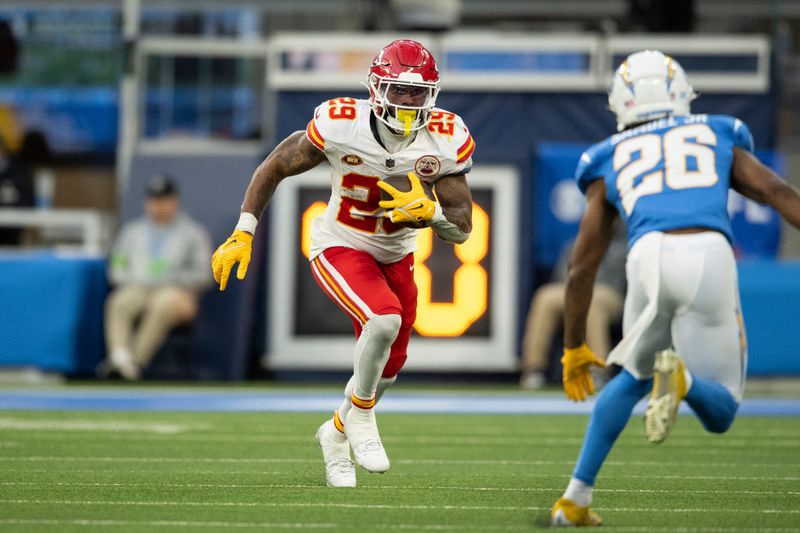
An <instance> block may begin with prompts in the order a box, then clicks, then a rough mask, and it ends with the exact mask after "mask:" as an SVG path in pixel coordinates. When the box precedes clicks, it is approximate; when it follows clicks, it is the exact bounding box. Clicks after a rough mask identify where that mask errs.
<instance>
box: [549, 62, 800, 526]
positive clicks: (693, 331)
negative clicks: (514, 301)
mask: <svg viewBox="0 0 800 533" xmlns="http://www.w3.org/2000/svg"><path fill="white" fill-rule="evenodd" d="M694 98H695V93H694V91H693V90H692V87H691V85H689V82H688V80H687V78H686V74H685V73H684V71H683V69H682V68H681V66H680V65H679V64H678V63H677V62H676V61H675V60H673V59H672V58H670V57H668V56H665V55H664V54H662V53H661V52H656V51H643V52H637V53H635V54H632V55H631V56H629V57H628V58H627V60H626V61H624V62H623V63H622V65H620V67H619V68H618V69H617V71H616V73H615V75H614V81H613V84H612V86H611V91H610V93H609V106H610V109H611V111H613V112H614V113H615V114H616V116H617V123H618V128H619V131H620V132H619V133H618V134H616V135H613V136H611V137H609V138H608V139H606V140H605V141H603V142H601V143H599V144H596V145H594V146H592V147H591V148H590V149H589V150H588V151H586V152H585V153H584V154H583V155H582V156H581V160H580V163H579V164H578V168H577V170H576V173H575V176H576V179H577V181H578V186H579V187H580V189H581V191H583V193H584V194H585V195H586V199H587V205H586V211H585V213H584V216H583V220H582V221H581V225H580V230H579V233H578V237H577V240H576V243H575V247H574V249H573V253H572V258H571V261H570V268H569V273H568V278H567V286H566V296H565V298H566V302H565V318H564V357H563V358H562V363H563V365H564V376H563V378H564V390H565V392H566V393H567V396H568V397H569V398H570V399H571V400H574V401H581V400H584V399H586V396H587V395H590V394H593V393H594V384H593V383H592V378H591V375H590V373H589V369H590V368H591V367H592V366H593V365H597V366H601V367H602V366H605V363H604V362H603V361H601V360H599V359H598V358H597V357H596V356H595V355H594V354H593V353H592V352H591V350H590V349H589V348H588V347H587V346H586V343H585V342H584V340H585V332H586V316H587V312H588V309H589V303H590V301H591V297H592V286H593V284H594V278H595V273H596V271H597V267H598V265H599V264H600V260H601V259H602V257H603V255H604V254H605V252H606V249H607V247H608V243H609V241H610V240H611V236H612V233H613V232H612V222H613V221H614V219H615V217H616V216H617V214H619V216H621V217H622V219H623V220H624V221H625V222H626V224H627V228H628V259H627V265H626V275H627V278H628V293H627V297H626V301H625V310H624V317H623V339H622V341H621V342H620V343H619V345H617V346H616V347H615V348H614V350H613V351H612V352H611V354H610V355H609V357H608V362H609V363H612V364H617V365H619V366H621V367H622V370H621V372H620V373H619V374H618V375H617V376H616V377H614V378H613V379H612V380H611V381H609V383H608V384H607V385H606V386H605V388H604V389H603V391H602V392H601V394H600V396H599V397H598V400H597V403H596V405H595V407H594V410H593V411H592V416H591V419H590V421H589V426H588V428H587V430H586V436H585V438H584V441H583V446H582V448H581V452H580V456H579V457H578V463H577V465H576V466H575V470H574V471H573V473H572V478H571V479H570V482H569V485H568V486H567V489H566V491H565V492H564V494H563V496H562V497H561V498H560V499H559V500H558V501H556V503H555V505H554V506H553V510H552V513H551V522H552V524H553V525H555V526H596V525H600V523H601V520H600V517H599V516H597V514H596V513H594V512H592V511H590V509H589V505H590V504H591V501H592V489H593V486H594V482H595V477H596V476H597V473H598V471H599V470H600V467H601V466H602V464H603V461H604V460H605V458H606V456H607V455H608V453H609V452H610V451H611V447H612V446H613V444H614V442H615V441H616V439H617V437H618V436H619V434H620V433H621V432H622V430H623V429H624V428H625V425H626V424H627V422H628V419H629V418H630V414H631V411H632V410H633V407H634V406H635V405H636V403H637V402H638V401H639V400H640V399H642V398H643V397H644V396H645V395H647V394H648V393H650V398H649V402H648V406H647V410H646V412H645V433H646V436H647V439H648V440H649V441H650V442H654V443H658V442H661V441H663V440H664V439H665V438H666V437H667V435H668V434H669V432H670V430H671V429H672V427H673V425H674V424H675V420H676V417H677V412H678V406H679V404H680V403H681V402H682V401H686V403H687V404H688V405H689V407H691V408H692V410H693V411H694V412H695V414H696V415H697V416H698V418H699V419H700V421H701V423H702V424H703V426H704V427H705V428H706V429H707V430H708V431H711V432H714V433H722V432H725V431H726V430H727V429H728V428H729V427H730V425H731V423H732V422H733V419H734V417H735V415H736V410H737V408H738V406H739V402H740V400H741V398H742V391H743V387H744V376H745V370H746V364H747V345H746V341H745V333H744V325H743V323H742V315H741V312H740V309H739V294H738V282H737V274H736V263H735V260H734V256H733V251H732V249H731V229H730V221H729V219H728V214H727V209H726V206H727V200H728V189H729V188H733V189H735V190H737V191H739V192H740V193H742V194H744V195H745V196H747V197H749V198H752V199H754V200H756V201H758V202H761V203H765V204H769V205H771V206H773V207H774V208H775V209H776V210H777V211H778V212H779V213H780V214H781V215H782V216H783V217H784V218H785V219H786V220H787V221H789V222H790V223H791V224H792V225H794V226H795V227H798V228H800V195H799V194H798V191H797V190H796V189H794V188H792V187H791V186H789V185H787V184H786V183H784V182H783V181H781V179H780V178H779V177H778V176H776V175H775V174H774V173H773V172H772V171H771V170H770V169H769V168H767V167H766V166H764V165H763V164H761V163H760V162H759V161H758V159H756V158H755V157H754V156H753V154H752V150H753V140H752V137H751V135H750V132H749V130H748V128H747V126H746V125H745V124H744V123H742V122H741V121H740V120H738V119H736V118H733V117H729V116H724V115H692V114H691V113H690V110H689V104H690V102H691V101H692V100H693V99H694Z"/></svg>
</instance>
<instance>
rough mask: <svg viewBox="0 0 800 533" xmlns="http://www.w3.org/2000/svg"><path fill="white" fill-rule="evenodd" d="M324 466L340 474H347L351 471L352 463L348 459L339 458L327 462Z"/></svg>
mask: <svg viewBox="0 0 800 533" xmlns="http://www.w3.org/2000/svg"><path fill="white" fill-rule="evenodd" d="M326 466H327V467H328V468H329V469H336V470H338V471H339V473H340V474H349V473H350V472H352V471H353V468H354V464H353V461H351V460H350V459H345V458H344V457H339V458H337V459H331V460H330V461H328V462H327V464H326Z"/></svg>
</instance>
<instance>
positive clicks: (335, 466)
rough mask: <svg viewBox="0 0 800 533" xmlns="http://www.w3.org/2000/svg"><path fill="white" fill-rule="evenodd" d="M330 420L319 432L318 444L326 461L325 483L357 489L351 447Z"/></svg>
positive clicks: (330, 485)
mask: <svg viewBox="0 0 800 533" xmlns="http://www.w3.org/2000/svg"><path fill="white" fill-rule="evenodd" d="M337 433H339V430H338V429H336V426H334V425H333V420H332V419H328V420H326V421H325V423H324V424H322V425H321V426H320V427H319V429H318V430H317V442H318V443H319V447H320V448H321V449H322V458H323V460H324V461H325V481H326V482H327V483H328V486H329V487H355V486H356V465H355V464H353V461H352V460H351V459H350V446H349V445H348V444H347V440H346V439H345V438H344V435H341V433H339V435H341V438H340V439H339V438H337Z"/></svg>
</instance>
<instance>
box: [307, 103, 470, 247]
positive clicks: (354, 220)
mask: <svg viewBox="0 0 800 533" xmlns="http://www.w3.org/2000/svg"><path fill="white" fill-rule="evenodd" d="M371 116H372V108H371V107H370V104H369V102H368V101H367V100H356V99H354V98H336V99H334V100H329V101H327V102H325V103H323V104H322V105H320V106H319V107H317V109H316V110H315V112H314V118H313V119H312V120H311V121H310V122H309V123H308V126H307V127H306V136H307V137H308V140H309V141H311V143H312V144H314V146H316V147H317V148H319V149H320V150H322V151H323V152H325V155H326V156H327V158H328V161H329V162H330V164H331V167H332V169H331V170H332V171H331V198H330V200H329V201H328V207H327V209H326V210H325V213H324V214H323V215H321V216H319V217H318V218H317V219H316V220H314V223H313V225H312V229H311V254H310V259H314V258H315V257H316V256H317V255H319V254H320V253H321V252H322V251H324V250H325V249H326V248H331V247H333V246H344V247H347V248H354V249H356V250H362V251H364V252H367V253H369V254H370V255H372V256H373V257H374V258H375V259H376V260H377V261H379V262H381V263H394V262H396V261H399V260H401V259H402V258H403V257H405V256H406V255H408V254H409V253H410V252H413V251H414V250H415V247H416V239H417V232H418V231H419V230H416V229H411V228H405V227H403V226H398V225H396V224H393V223H392V222H391V221H390V220H389V219H388V218H385V210H384V209H382V208H381V207H380V206H378V202H379V201H380V193H381V190H380V189H379V188H378V186H377V183H378V181H382V180H384V179H386V178H387V177H388V176H394V175H398V174H401V175H406V174H407V173H408V172H410V171H414V172H415V173H416V174H417V176H419V178H420V180H422V181H425V182H427V183H428V184H430V185H433V184H434V183H435V182H436V180H438V179H439V178H441V177H442V176H448V175H452V174H463V173H466V172H468V171H469V169H470V167H471V166H472V152H474V151H475V142H474V141H473V140H472V136H471V135H470V134H469V131H468V130H467V127H466V126H465V125H464V121H463V120H461V117H459V116H458V115H456V114H455V113H449V112H447V111H444V110H441V109H434V111H433V113H432V118H431V121H430V123H429V124H428V126H427V127H426V128H424V129H420V130H419V131H418V132H417V134H416V138H415V139H414V140H413V141H412V142H411V143H410V144H409V145H408V146H407V147H406V148H404V149H402V150H400V151H398V152H395V153H389V152H388V151H387V150H386V149H385V148H384V147H383V146H382V145H381V143H379V142H378V141H377V140H376V139H375V136H374V135H373V133H372V129H371V127H370V117H371Z"/></svg>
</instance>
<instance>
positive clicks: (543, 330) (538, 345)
mask: <svg viewBox="0 0 800 533" xmlns="http://www.w3.org/2000/svg"><path fill="white" fill-rule="evenodd" d="M563 316H564V283H560V282H559V283H547V284H545V285H542V286H541V287H539V288H538V289H537V290H536V292H535V293H534V295H533V301H532V302H531V310H530V312H529V313H528V319H527V321H526V324H525V334H524V336H523V338H522V375H521V376H520V386H521V387H522V388H525V389H538V388H541V387H542V386H544V384H545V375H544V374H545V371H546V370H547V358H548V353H549V351H550V343H551V341H552V340H553V335H554V334H555V332H556V329H557V328H558V326H559V322H560V321H561V319H562V318H563Z"/></svg>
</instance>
